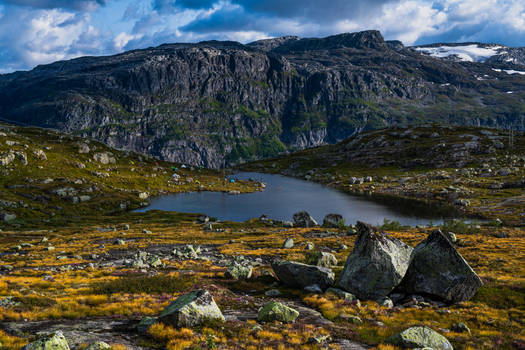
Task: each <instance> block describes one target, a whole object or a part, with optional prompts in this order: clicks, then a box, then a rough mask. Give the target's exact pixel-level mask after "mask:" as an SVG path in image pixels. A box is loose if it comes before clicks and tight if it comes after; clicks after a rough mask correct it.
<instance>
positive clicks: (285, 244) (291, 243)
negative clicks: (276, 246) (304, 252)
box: [283, 238, 294, 249]
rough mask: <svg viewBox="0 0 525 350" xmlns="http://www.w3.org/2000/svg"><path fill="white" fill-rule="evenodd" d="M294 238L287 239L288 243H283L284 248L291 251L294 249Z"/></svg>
mask: <svg viewBox="0 0 525 350" xmlns="http://www.w3.org/2000/svg"><path fill="white" fill-rule="evenodd" d="M293 245H294V244H293V238H287V239H286V241H284V243H283V248H285V249H290V248H293Z"/></svg>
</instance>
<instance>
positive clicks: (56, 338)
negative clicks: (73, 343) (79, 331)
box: [22, 331, 69, 350]
mask: <svg viewBox="0 0 525 350" xmlns="http://www.w3.org/2000/svg"><path fill="white" fill-rule="evenodd" d="M22 350H69V344H68V343H67V340H66V337H64V334H62V331H56V332H55V333H51V334H47V335H44V336H43V337H41V338H40V339H38V340H36V341H34V342H32V343H29V344H27V345H26V346H24V347H23V348H22Z"/></svg>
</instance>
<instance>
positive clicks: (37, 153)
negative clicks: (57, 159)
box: [33, 149, 47, 160]
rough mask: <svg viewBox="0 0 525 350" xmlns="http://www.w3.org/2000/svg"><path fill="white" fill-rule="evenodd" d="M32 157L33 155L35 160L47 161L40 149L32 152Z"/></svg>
mask: <svg viewBox="0 0 525 350" xmlns="http://www.w3.org/2000/svg"><path fill="white" fill-rule="evenodd" d="M33 155H34V156H35V157H36V158H37V159H40V160H47V156H46V153H45V152H44V151H42V150H41V149H37V150H35V151H33Z"/></svg>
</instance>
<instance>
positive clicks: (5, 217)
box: [0, 212, 16, 222]
mask: <svg viewBox="0 0 525 350" xmlns="http://www.w3.org/2000/svg"><path fill="white" fill-rule="evenodd" d="M14 219H16V214H13V213H7V212H3V213H0V220H1V221H3V222H9V221H13V220H14Z"/></svg>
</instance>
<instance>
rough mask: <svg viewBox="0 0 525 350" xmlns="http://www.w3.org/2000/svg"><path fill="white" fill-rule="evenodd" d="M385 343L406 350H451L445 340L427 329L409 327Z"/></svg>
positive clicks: (450, 346)
mask: <svg viewBox="0 0 525 350" xmlns="http://www.w3.org/2000/svg"><path fill="white" fill-rule="evenodd" d="M385 342H386V343H389V344H393V345H396V346H402V347H404V348H408V349H415V348H431V349H434V350H453V349H454V348H453V347H452V344H450V342H449V341H448V339H447V338H445V337H444V336H442V335H441V334H439V333H437V332H436V331H434V330H432V329H431V328H428V327H420V326H417V327H410V328H408V329H406V330H404V331H403V332H401V333H398V334H396V335H393V336H391V337H390V338H388V339H387V340H386V341H385Z"/></svg>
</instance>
